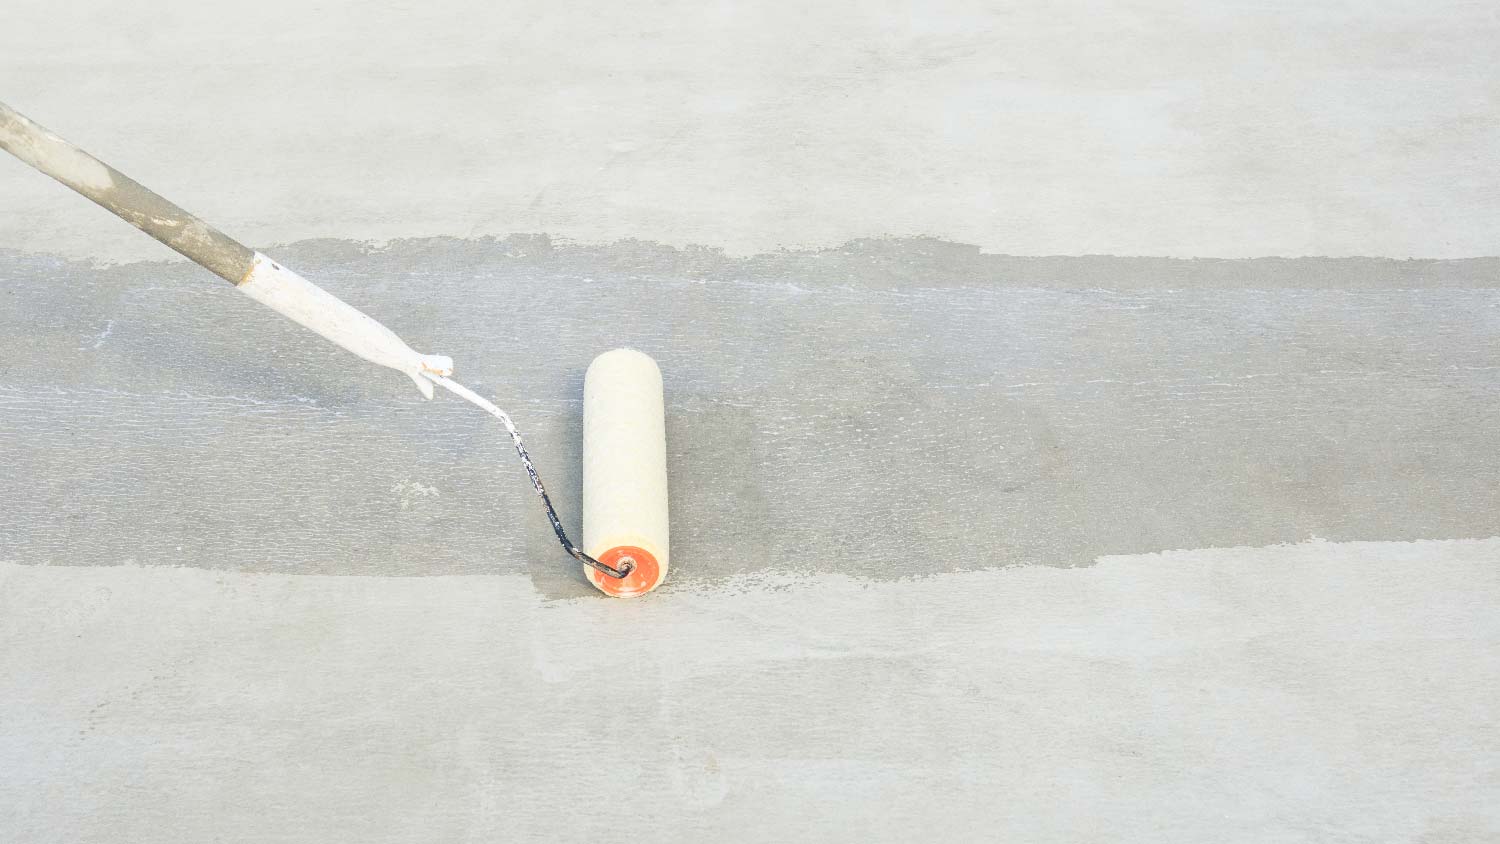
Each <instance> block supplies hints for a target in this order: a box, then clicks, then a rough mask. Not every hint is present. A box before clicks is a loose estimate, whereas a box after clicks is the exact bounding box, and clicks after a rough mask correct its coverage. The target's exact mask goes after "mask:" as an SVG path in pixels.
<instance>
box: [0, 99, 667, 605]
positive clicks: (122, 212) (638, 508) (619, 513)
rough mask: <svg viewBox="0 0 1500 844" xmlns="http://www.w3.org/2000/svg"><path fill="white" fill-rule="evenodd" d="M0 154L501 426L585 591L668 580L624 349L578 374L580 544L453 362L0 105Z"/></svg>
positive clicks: (621, 593) (634, 365) (616, 591)
mask: <svg viewBox="0 0 1500 844" xmlns="http://www.w3.org/2000/svg"><path fill="white" fill-rule="evenodd" d="M0 148H3V149H5V150H6V151H7V152H9V153H11V154H12V155H14V156H16V157H17V158H19V159H21V160H22V161H24V162H26V163H27V164H30V165H31V166H32V167H35V168H36V169H37V170H40V171H41V172H43V173H45V174H47V175H48V176H51V177H52V178H54V179H56V180H57V181H59V182H62V183H63V184H65V185H67V186H68V187H70V188H72V189H73V190H75V191H77V192H79V193H81V194H83V195H84V196H86V197H88V198H89V199H91V200H93V201H94V202H96V203H98V204H99V205H101V206H103V207H104V208H106V209H108V210H109V211H111V212H113V213H114V214H115V215H116V216H118V217H120V218H121V219H123V220H125V221H126V222H128V223H130V224H131V225H133V226H135V227H136V228H138V229H140V230H141V231H143V232H145V233H146V234H149V235H151V236H152V237H154V238H156V239H157V240H159V241H161V242H162V243H164V244H166V245H167V246H169V247H171V248H172V249H174V250H176V251H177V252H180V253H182V254H183V255H185V256H187V257H188V258H189V259H191V260H192V261H193V262H194V263H197V264H198V265H200V266H202V267H204V268H205V269H207V270H209V271H210V272H213V273H214V274H216V275H218V276H219V277H221V278H223V279H225V280H226V281H228V282H229V283H231V284H233V285H235V287H236V288H237V289H239V290H240V292H242V293H244V294H245V295H247V296H249V297H250V298H252V299H254V300H255V301H257V302H260V303H261V304H263V305H265V306H267V307H269V308H271V309H272V310H275V311H277V312H278V313H280V314H282V315H283V316H286V317H288V318H289V319H291V320H292V321H294V322H296V323H298V324H300V325H302V326H304V327H306V328H308V329H311V330H312V331H314V332H316V333H317V334H319V335H321V336H322V337H324V338H325V339H327V340H329V341H331V342H333V343H335V344H337V345H339V346H342V347H344V348H345V349H348V350H349V351H351V352H353V353H354V354H356V355H359V356H360V357H362V358H364V359H365V360H368V361H370V362H372V363H377V364H380V365H381V366H386V367H389V368H391V369H394V370H396V371H397V372H400V373H402V374H404V375H406V376H407V377H409V378H411V380H412V382H413V383H414V384H416V386H417V389H418V390H420V391H421V392H422V395H423V396H424V397H425V398H429V399H430V398H432V395H433V385H437V386H440V387H442V388H444V389H445V390H448V391H449V392H451V393H453V394H454V395H457V396H459V397H460V398H462V399H464V400H465V401H468V402H469V403H470V404H473V405H475V406H476V407H478V408H480V409H481V410H484V411H485V412H486V413H489V414H490V415H491V416H494V417H495V418H497V419H499V420H500V422H501V424H503V425H504V426H505V430H506V432H507V433H509V434H510V437H511V442H512V443H513V444H514V446H515V449H516V454H517V455H519V456H520V458H521V465H522V466H523V467H525V469H526V474H527V477H528V478H529V479H530V480H531V485H532V488H533V489H535V490H536V493H537V495H538V496H539V497H540V498H541V500H542V506H543V507H544V508H545V510H546V511H547V520H548V521H549V522H550V523H551V525H552V531H553V533H555V534H556V535H557V540H558V542H559V543H561V544H562V547H563V549H564V550H566V551H567V552H568V554H570V555H571V556H572V557H573V558H574V559H577V560H578V561H579V562H581V563H583V565H584V569H583V570H584V572H585V574H586V575H587V577H588V579H589V582H591V583H593V584H594V585H595V586H597V587H598V588H599V589H600V590H602V591H603V592H605V593H606V594H609V595H615V596H618V597H632V596H636V595H643V594H645V593H646V592H649V591H651V590H652V589H655V588H656V587H657V586H658V585H659V584H660V583H661V582H662V579H663V578H665V577H666V574H667V561H668V544H667V540H668V537H667V469H666V466H667V462H666V461H667V456H666V433H665V423H664V412H663V402H662V381H661V372H660V370H659V369H658V368H657V366H656V363H655V361H653V360H652V359H651V358H650V357H648V356H647V355H645V354H643V353H641V352H638V351H634V350H631V349H617V350H614V351H610V352H605V353H604V354H602V355H600V356H599V357H597V358H595V359H594V362H593V363H592V364H590V366H589V368H588V372H587V374H586V375H585V377H584V420H583V423H584V435H583V538H584V547H583V548H579V547H577V546H576V545H574V544H573V543H572V541H571V540H569V539H568V535H567V533H566V532H565V531H564V530H563V525H562V520H561V519H559V518H558V515H557V510H556V508H554V507H553V505H552V499H551V498H550V497H549V496H548V495H547V490H546V488H545V487H544V486H543V485H542V479H541V476H540V475H538V474H537V471H536V467H535V466H533V465H532V462H531V456H530V454H528V453H527V451H526V445H525V443H524V442H523V441H522V439H521V434H520V432H519V431H517V430H516V426H515V424H514V422H512V420H511V418H510V416H509V415H507V414H506V413H505V412H504V411H502V410H501V409H500V408H498V407H496V406H495V405H494V404H492V403H490V402H489V401H487V400H485V399H484V398H483V397H481V396H480V395H479V394H477V393H475V392H474V391H472V390H470V389H469V388H467V387H465V386H463V385H462V384H460V383H458V382H457V381H454V380H453V379H452V377H451V376H452V375H453V360H452V359H451V358H449V357H446V356H443V355H424V354H420V353H418V352H416V351H415V350H413V349H412V348H411V347H410V346H408V345H407V344H406V343H405V342H404V341H402V340H401V338H400V337H398V336H396V333H395V332H393V331H391V330H390V329H389V328H386V327H385V326H384V325H381V324H380V323H379V322H376V321H375V320H374V319H372V318H371V317H369V316H367V315H365V314H364V313H362V312H360V311H359V310H356V309H355V308H354V307H353V306H351V305H349V304H348V303H346V302H344V301H343V300H341V299H339V298H338V297H336V296H334V295H333V294H331V293H329V292H327V291H326V290H323V289H322V288H320V287H318V286H317V285H315V284H313V283H312V282H309V281H307V280H306V279H304V278H302V277H301V276H299V275H297V274H296V273H295V272H292V271H291V270H289V269H287V268H286V267H283V266H282V265H280V264H279V263H277V262H276V261H273V260H271V259H270V258H268V257H266V256H265V255H262V254H261V253H259V252H256V251H254V250H251V249H249V248H247V247H245V246H244V245H242V244H240V243H239V242H238V241H236V240H234V239H233V238H231V237H229V236H228V235H226V234H224V233H223V232H221V231H219V230H218V229H216V228H214V227H213V226H210V225H209V224H207V223H205V222H203V221H202V220H200V219H198V218H197V217H195V216H193V215H192V214H189V213H188V212H186V211H184V210H183V209H181V208H179V207H178V206H177V205H175V204H173V203H171V202H168V201H167V200H166V199H163V198H162V197H161V196H158V195H157V194H156V193H153V192H152V191H150V190H148V189H147V188H145V187H144V186H142V185H141V184H140V183H138V182H136V181H135V180H133V179H131V178H129V177H128V176H126V175H125V174H123V173H121V172H119V171H118V170H115V169H114V168H112V167H110V166H108V165H106V164H104V163H103V162H101V161H99V160H98V159H96V158H94V157H93V156H91V155H89V154H88V153H86V152H84V151H83V150H81V149H79V148H78V147H76V146H74V145H73V144H71V143H68V142H67V141H65V140H63V139H62V138H60V137H58V136H57V135H56V134H54V133H52V132H50V131H48V130H46V129H44V128H42V127H41V126H39V125H37V124H36V123H34V122H32V121H31V120H29V119H27V118H26V117H24V116H22V115H21V114H19V113H17V112H16V111H14V110H13V109H11V108H10V107H9V106H7V105H5V104H4V103H0Z"/></svg>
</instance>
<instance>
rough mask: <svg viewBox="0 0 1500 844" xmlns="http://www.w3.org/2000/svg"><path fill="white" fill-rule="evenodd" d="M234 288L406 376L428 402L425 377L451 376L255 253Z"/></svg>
mask: <svg viewBox="0 0 1500 844" xmlns="http://www.w3.org/2000/svg"><path fill="white" fill-rule="evenodd" d="M238 287H239V289H240V291H241V292H243V293H244V294H245V295H246V296H249V297H250V298H251V299H254V300H255V301H257V302H259V303H261V304H262V305H265V306H266V307H268V308H271V309H272V310H275V311H277V312H278V313H280V314H281V315H283V316H285V317H287V318H288V319H290V320H292V321H293V322H296V323H298V324H299V325H302V326H304V327H306V328H310V329H312V330H313V331H315V332H317V333H318V334H319V335H321V336H322V337H323V338H325V339H327V340H330V341H332V342H334V343H337V344H338V345H340V346H343V347H344V348H345V349H348V350H349V351H351V352H353V353H354V354H356V355H359V356H360V357H362V358H364V359H365V360H367V361H370V362H371V363H378V364H380V365H381V366H388V367H390V368H391V369H394V370H396V371H397V372H401V373H404V374H405V375H406V376H407V377H409V378H411V380H412V382H413V383H415V384H416V385H417V389H418V390H421V391H422V395H423V396H425V397H427V398H429V399H430V398H432V383H431V382H430V381H428V380H427V379H426V378H425V377H423V375H424V373H432V374H435V375H451V374H453V359H452V358H450V357H446V356H444V355H424V354H420V353H418V352H416V351H415V350H413V349H412V348H411V347H410V346H408V345H406V342H405V341H403V340H402V339H401V338H400V337H397V336H396V333H395V332H394V331H391V330H390V329H389V328H386V327H385V326H384V325H381V324H380V323H379V322H376V321H375V320H374V319H372V318H370V317H369V316H367V315H366V314H364V313H362V312H360V311H359V310H358V309H357V308H355V307H354V306H352V305H350V304H349V303H347V302H345V301H343V300H342V299H340V298H338V297H337V296H334V295H333V294H332V293H329V292H328V291H326V290H324V289H323V288H321V287H319V286H317V285H316V284H313V283H312V282H310V281H308V280H307V279H305V278H303V277H302V276H300V275H297V274H296V273H294V272H292V271H291V270H289V269H287V268H286V267H283V266H281V265H280V264H278V263H276V262H275V261H273V260H271V259H270V258H268V257H266V256H265V255H262V254H260V253H259V252H257V253H255V264H254V266H253V267H252V268H251V270H250V273H249V275H247V276H245V280H244V281H242V282H240V283H239V285H238Z"/></svg>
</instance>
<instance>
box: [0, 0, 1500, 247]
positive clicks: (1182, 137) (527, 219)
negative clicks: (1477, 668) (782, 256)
mask: <svg viewBox="0 0 1500 844" xmlns="http://www.w3.org/2000/svg"><path fill="white" fill-rule="evenodd" d="M3 16H4V17H3V20H0V86H3V88H4V89H5V92H6V99H7V101H8V102H10V104H11V105H13V106H15V107H16V108H17V109H19V110H20V111H21V112H23V113H26V114H29V115H30V116H32V117H35V118H36V119H38V120H39V121H41V122H42V124H43V125H46V126H49V127H51V128H53V129H56V130H58V131H59V132H61V133H62V135H63V136H64V137H66V138H69V139H70V140H74V141H76V142H78V143H80V144H82V145H83V147H84V148H85V149H88V150H90V151H93V152H95V153H97V154H98V155H100V156H101V157H102V158H103V159H104V160H105V161H108V162H109V163H111V164H113V165H115V166H116V167H119V168H120V169H121V170H122V171H124V172H125V173H127V174H129V175H130V176H133V177H134V178H136V179H138V180H140V181H141V182H142V183H143V184H145V185H148V186H150V187H152V188H154V189H156V190H158V191H160V192H162V194H163V195H165V196H167V197H168V198H170V199H172V200H174V201H176V202H178V203H180V204H181V205H182V206H183V207H184V208H187V209H188V210H189V211H192V212H194V213H197V214H199V215H200V216H202V217H203V218H204V219H207V220H212V221H215V222H216V224H218V225H219V226H220V227H222V228H223V229H224V230H225V231H226V232H228V233H229V234H231V235H234V236H237V237H239V238H240V239H241V240H244V241H246V242H253V243H262V244H264V243H275V242H291V241H295V240H300V239H303V238H308V237H340V238H350V237H352V238H376V239H385V238H401V237H413V236H422V235H456V236H460V237H468V236H475V235H484V234H493V235H500V236H503V235H507V234H510V233H512V232H518V231H520V232H528V231H544V232H548V233H550V234H552V235H554V236H559V237H570V238H574V239H578V240H587V241H605V242H608V241H612V240H615V239H617V238H621V237H635V238H642V239H646V240H654V241H659V242H663V243H671V244H674V245H677V246H686V245H688V244H692V243H700V244H708V245H712V246H722V247H725V248H728V249H729V250H731V251H732V252H735V253H737V254H754V253H757V252H762V251H766V250H769V249H775V248H778V247H788V248H802V247H826V246H832V245H836V244H839V243H843V242H844V241H846V240H849V239H852V238H858V237H878V236H885V235H894V236H912V235H927V236H934V237H941V238H945V239H949V240H956V241H961V242H964V243H975V244H979V245H980V246H983V247H985V248H986V249H987V250H988V251H991V252H1009V253H1014V254H1022V255H1079V254H1113V255H1171V256H1177V257H1193V256H1213V257H1225V258H1232V257H1258V256H1263V255H1288V256H1303V255H1340V256H1343V255H1380V256H1387V257H1396V258H1406V257H1408V256H1416V257H1459V258H1463V257H1472V256H1475V255H1494V254H1497V253H1500V246H1497V239H1496V238H1497V235H1496V232H1500V210H1497V209H1500V202H1497V201H1496V193H1495V192H1496V188H1495V182H1494V180H1493V179H1492V178H1488V177H1487V176H1486V174H1492V173H1495V172H1496V171H1500V128H1497V127H1500V88H1497V86H1500V81H1497V80H1500V76H1497V74H1496V73H1495V57H1494V54H1495V44H1497V43H1500V18H1497V16H1496V14H1495V8H1494V4H1493V3H1489V2H1475V0H1427V2H1421V3H1413V2H1409V0H1319V2H1314V3H1306V2H1288V0H1207V2H1194V3H1182V2H1175V0H1124V1H1123V2H1111V3H1088V2H1075V1H1074V0H1063V2H1058V1H1057V0H1049V1H1048V2H1002V3H996V2H990V0H944V2H939V3H933V2H927V0H877V2H870V0H831V2H821V3H806V2H801V1H800V0H776V2H758V3H753V4H739V3H703V2H690V3H689V2H671V0H629V2H615V3H586V2H578V0H569V1H568V2H526V3H522V2H503V3H502V2H493V0H444V2H440V3H410V2H406V1H405V0H322V1H321V2H317V3H308V2H305V0H262V1H261V2H256V3H254V4H247V3H246V2H245V0H195V2H193V3H181V2H177V3H167V4H164V5H158V6H157V7H154V9H153V11H152V12H150V13H148V12H146V11H144V10H142V9H140V8H137V7H135V6H133V5H130V4H119V3H114V2H110V0H70V2H68V3H65V4H60V3H57V2H54V1H53V0H6V3H5V9H4V12H3ZM0 179H4V180H5V181H4V182H3V184H4V185H5V196H6V197H7V204H8V205H9V204H10V203H15V204H14V206H12V207H15V208H22V207H24V208H25V209H26V213H25V214H20V213H19V212H16V213H11V214H4V215H0V246H8V247H12V248H19V249H30V250H44V251H45V250H53V249H54V248H55V249H58V250H62V251H66V252H68V253H70V254H80V255H89V256H101V255H103V256H108V257H111V258H117V259H138V258H145V257H151V256H153V255H155V254H156V253H155V252H153V251H151V250H150V244H143V243H141V242H140V241H139V239H138V238H136V236H135V235H134V234H133V233H130V232H128V231H109V230H103V229H101V228H100V227H99V226H97V225H96V224H95V223H94V222H93V221H92V220H90V219H89V218H88V217H87V216H86V215H80V214H79V213H78V211H77V209H76V207H75V206H74V205H73V204H72V203H71V202H70V200H69V198H68V197H66V196H62V195H60V194H58V193H57V192H56V191H55V190H54V188H53V186H52V185H50V184H48V183H47V182H46V181H45V180H42V179H41V178H40V177H33V176H31V175H30V174H27V173H26V172H25V171H24V170H22V169H21V168H19V167H18V166H17V165H16V164H15V163H13V162H9V161H3V160H0Z"/></svg>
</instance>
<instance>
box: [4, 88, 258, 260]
mask: <svg viewBox="0 0 1500 844" xmlns="http://www.w3.org/2000/svg"><path fill="white" fill-rule="evenodd" d="M0 149H4V150H5V151H6V152H9V153H10V154H12V155H14V156H15V157H17V158H19V159H21V160H22V161H24V162H26V163H27V164H30V165H31V166H32V167H35V168H36V169H38V170H40V171H42V172H43V173H46V174H47V175H48V176H51V177H52V178H54V179H56V180H58V181H59V182H62V183H63V184H65V185H67V186H68V187H70V188H72V189H73V190H76V191H78V192H79V193H81V194H83V195H84V196H86V197H88V198H89V199H92V200H93V201H95V202H97V203H99V204H100V205H102V206H104V207H105V208H108V209H109V210H110V211H111V212H113V213H114V214H115V216H117V217H119V218H120V219H122V220H124V221H125V222H127V223H129V224H131V225H132V226H135V227H136V228H138V229H140V230H141V231H143V232H145V233H146V234H149V235H151V236H152V237H154V238H156V239H157V240H159V241H161V242H162V243H165V244H166V245H168V246H170V247H172V248H173V249H175V250H177V251H178V252H181V253H182V254H183V255H186V256H187V257H188V258H190V259H192V261H193V262H194V263H196V264H199V265H201V266H203V267H204V268H205V269H208V270H209V271H211V272H213V273H214V274H215V275H217V276H219V277H220V278H223V279H224V280H225V281H228V282H229V283H230V284H239V283H240V282H242V281H244V280H245V276H247V275H249V274H250V270H251V268H252V267H253V266H254V264H255V252H254V251H253V250H251V249H249V248H247V247H245V246H244V245H243V244H241V243H240V242H239V241H237V240H235V239H234V238H232V237H230V236H229V235H227V234H224V233H223V232H221V231H219V230H218V229H216V228H214V227H213V226H211V225H209V224H208V223H205V222H203V221H202V220H200V219H198V218H197V217H195V216H193V215H192V214H189V213H188V212H186V211H184V210H182V209H181V208H179V207H178V206H177V205H176V204H175V203H172V202H169V201H167V200H166V199H163V198H162V197H161V196H159V195H157V194H156V193H155V192H154V191H152V190H150V189H148V188H146V187H144V186H142V185H141V184H140V183H139V182H137V181H136V180H134V179H132V178H130V177H129V176H127V175H125V174H124V173H121V172H120V171H119V170H116V169H115V168H113V167H111V166H109V165H108V164H105V163H104V162H102V161H100V160H99V159H97V158H95V157H93V156H92V155H89V154H88V153H86V152H84V151H83V150H81V149H79V148H78V147H76V146H73V145H72V144H70V143H68V142H67V141H65V140H63V139H62V138H60V137H58V136H57V135H56V134H54V133H52V132H50V131H48V130H47V129H45V128H43V127H41V126H38V125H37V124H36V123H34V122H32V121H31V120H30V119H28V118H27V117H25V116H24V115H22V114H20V113H19V112H17V111H16V110H15V109H12V108H11V107H10V106H8V105H6V104H5V103H0Z"/></svg>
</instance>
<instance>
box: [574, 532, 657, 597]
mask: <svg viewBox="0 0 1500 844" xmlns="http://www.w3.org/2000/svg"><path fill="white" fill-rule="evenodd" d="M626 557H629V558H630V559H632V560H634V561H635V568H634V569H633V570H631V572H630V574H627V575H625V576H624V577H610V576H609V575H607V574H605V573H604V572H602V571H599V570H598V569H595V568H588V567H585V568H584V571H585V572H587V573H588V577H589V580H591V581H593V583H594V585H595V586H597V587H599V589H600V591H602V592H604V593H605V594H606V595H613V596H615V597H616V598H633V597H635V596H636V595H644V594H646V593H647V592H650V591H651V590H652V589H653V588H654V587H655V586H656V582H657V580H658V579H660V577H661V566H659V565H658V564H657V562H656V558H655V557H653V556H652V555H651V552H650V551H647V550H646V549H644V548H637V547H635V546H634V545H616V546H615V547H613V548H611V549H609V550H608V551H605V552H604V553H603V554H600V555H599V556H598V557H596V558H595V559H597V560H598V561H599V562H601V563H604V564H605V565H607V566H610V567H611V568H619V567H620V564H621V563H622V562H623V561H624V559H625V558H626Z"/></svg>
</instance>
